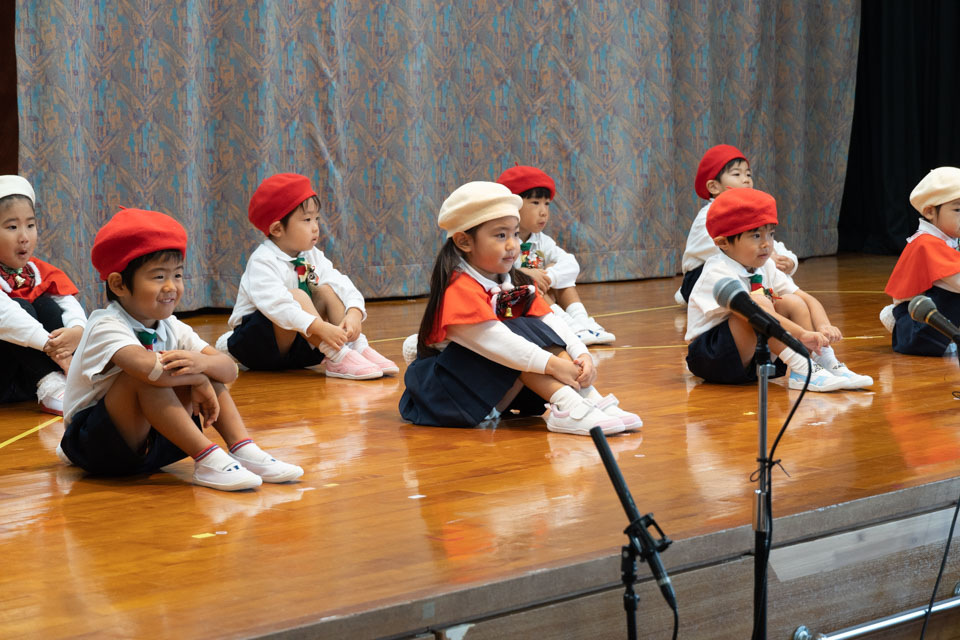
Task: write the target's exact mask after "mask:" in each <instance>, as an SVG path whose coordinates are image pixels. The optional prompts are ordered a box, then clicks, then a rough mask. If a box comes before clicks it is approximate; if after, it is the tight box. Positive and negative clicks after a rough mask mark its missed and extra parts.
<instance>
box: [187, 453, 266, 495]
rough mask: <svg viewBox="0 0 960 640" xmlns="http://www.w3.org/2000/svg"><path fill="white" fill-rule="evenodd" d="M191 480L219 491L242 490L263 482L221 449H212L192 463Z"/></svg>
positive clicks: (252, 487) (257, 485)
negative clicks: (204, 456)
mask: <svg viewBox="0 0 960 640" xmlns="http://www.w3.org/2000/svg"><path fill="white" fill-rule="evenodd" d="M193 482H194V484H199V485H201V486H203V487H210V488H211V489H219V490H220V491H242V490H243V489H254V488H256V487H259V486H260V485H261V484H263V480H261V479H260V476H258V475H257V474H255V473H253V472H252V471H249V470H247V469H245V468H243V466H241V465H240V464H239V463H238V462H237V461H236V460H234V459H233V458H231V457H230V456H228V455H227V454H226V452H225V451H224V450H223V449H217V450H216V451H212V452H210V454H208V455H207V457H206V458H204V459H203V460H199V461H197V462H194V463H193Z"/></svg>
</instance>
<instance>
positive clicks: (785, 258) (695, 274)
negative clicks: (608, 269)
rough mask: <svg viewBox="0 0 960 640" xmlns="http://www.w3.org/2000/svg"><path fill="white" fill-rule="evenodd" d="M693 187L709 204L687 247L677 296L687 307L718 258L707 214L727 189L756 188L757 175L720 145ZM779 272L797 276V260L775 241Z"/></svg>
mask: <svg viewBox="0 0 960 640" xmlns="http://www.w3.org/2000/svg"><path fill="white" fill-rule="evenodd" d="M693 187H694V189H695V190H696V192H697V195H698V196H700V197H701V198H703V199H704V200H707V204H705V205H703V208H701V209H700V211H699V212H698V213H697V216H696V217H695V218H694V219H693V224H692V225H690V233H689V234H688V235H687V245H686V247H685V248H684V250H683V262H682V265H681V268H682V269H683V283H682V284H681V285H680V289H679V290H678V291H677V292H676V294H674V299H675V300H676V302H677V304H686V303H687V300H689V299H690V292H691V291H692V290H693V285H694V284H696V282H697V278H699V277H700V272H701V271H702V270H703V263H704V262H706V260H707V258H709V257H710V256H712V255H716V254H717V252H718V249H717V245H715V244H714V243H713V238H711V237H710V234H709V233H707V211H708V210H709V209H710V205H711V204H712V203H713V200H714V198H716V197H717V196H718V195H719V194H721V193H723V192H724V191H726V190H727V189H741V188H743V187H748V188H752V187H753V174H751V172H750V163H749V162H748V161H747V157H746V156H745V155H744V154H743V153H741V152H740V150H739V149H737V148H736V147H734V146H731V145H729V144H718V145H717V146H715V147H711V148H709V149H707V152H706V153H705V154H703V158H701V160H700V165H699V166H698V167H697V177H696V179H695V180H694V183H693ZM771 258H772V259H773V262H774V264H775V265H776V267H777V269H779V270H780V271H783V272H784V273H785V274H787V275H788V276H792V275H793V274H794V273H796V272H797V265H798V264H799V263H798V261H797V256H796V255H795V254H794V253H793V252H792V251H790V250H789V249H787V248H786V247H785V246H784V245H783V243H782V242H780V241H779V240H775V241H774V243H773V254H772V255H771Z"/></svg>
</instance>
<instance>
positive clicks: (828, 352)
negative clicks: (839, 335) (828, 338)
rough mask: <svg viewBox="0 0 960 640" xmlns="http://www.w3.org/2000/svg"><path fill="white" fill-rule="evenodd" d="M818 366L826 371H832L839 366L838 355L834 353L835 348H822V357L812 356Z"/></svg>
mask: <svg viewBox="0 0 960 640" xmlns="http://www.w3.org/2000/svg"><path fill="white" fill-rule="evenodd" d="M810 357H811V358H813V359H814V360H815V361H816V363H817V364H819V365H820V366H821V367H823V368H824V369H832V368H833V367H834V366H835V365H837V364H838V360H837V355H836V354H835V353H834V352H833V347H820V355H817V354H815V353H814V354H810Z"/></svg>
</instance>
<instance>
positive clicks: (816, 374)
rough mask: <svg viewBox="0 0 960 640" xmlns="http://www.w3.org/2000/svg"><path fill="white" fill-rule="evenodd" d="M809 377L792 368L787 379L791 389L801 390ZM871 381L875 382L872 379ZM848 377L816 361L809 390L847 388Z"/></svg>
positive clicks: (820, 390) (819, 390) (822, 390)
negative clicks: (840, 375)
mask: <svg viewBox="0 0 960 640" xmlns="http://www.w3.org/2000/svg"><path fill="white" fill-rule="evenodd" d="M806 379H807V376H805V375H800V373H799V372H797V371H794V370H793V369H791V370H790V377H789V378H788V379H787V386H789V387H790V388H791V389H796V390H800V389H803V382H804V380H806ZM871 382H873V381H872V380H871ZM847 384H848V383H847V379H846V378H841V377H838V376H835V375H833V374H832V373H830V372H829V371H827V370H826V369H824V368H823V367H821V366H820V365H818V364H817V363H816V362H814V363H813V373H812V374H811V375H810V386H809V387H807V391H818V392H827V391H837V390H838V389H846V388H848V387H847Z"/></svg>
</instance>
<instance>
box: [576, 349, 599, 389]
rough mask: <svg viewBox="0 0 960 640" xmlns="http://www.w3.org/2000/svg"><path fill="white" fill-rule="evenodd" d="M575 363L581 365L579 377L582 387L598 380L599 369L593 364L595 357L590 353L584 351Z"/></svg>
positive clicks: (578, 380)
mask: <svg viewBox="0 0 960 640" xmlns="http://www.w3.org/2000/svg"><path fill="white" fill-rule="evenodd" d="M574 363H575V364H576V365H577V366H578V367H580V375H579V377H577V382H579V383H580V388H585V387H589V386H591V385H592V384H593V383H594V382H595V381H596V380H597V369H596V367H594V366H593V358H591V357H590V354H589V353H584V354H583V355H581V356H580V357H579V358H577V359H576V360H574Z"/></svg>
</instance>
